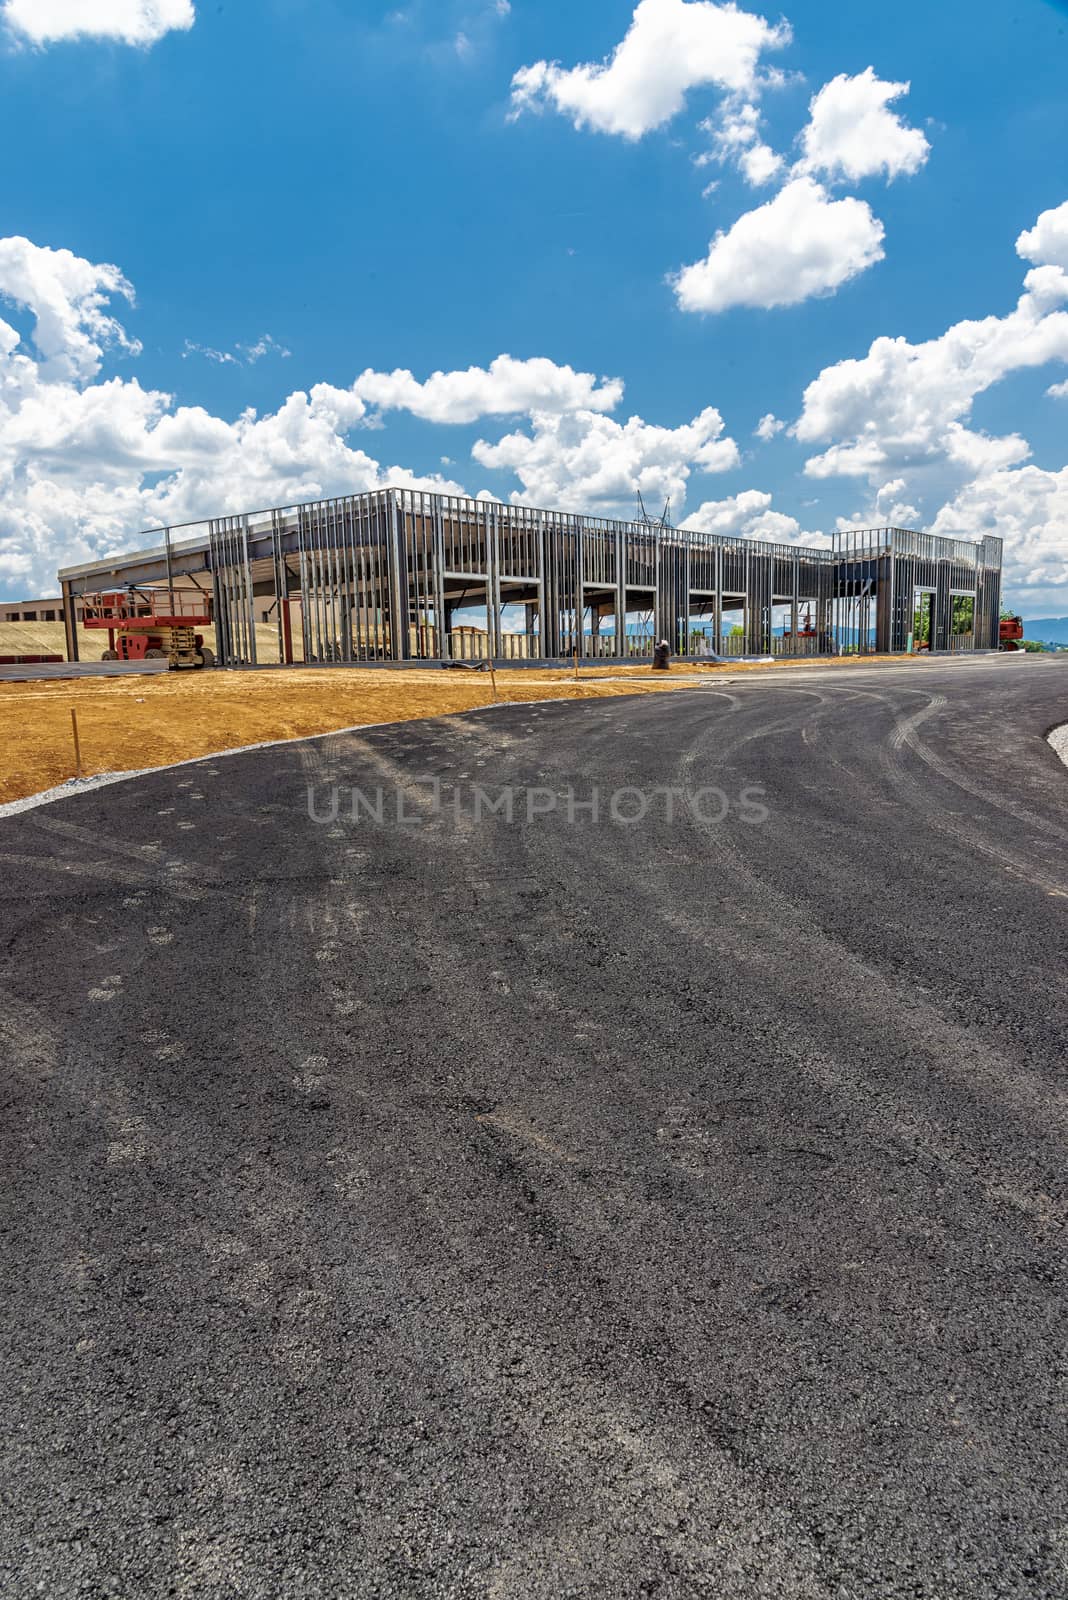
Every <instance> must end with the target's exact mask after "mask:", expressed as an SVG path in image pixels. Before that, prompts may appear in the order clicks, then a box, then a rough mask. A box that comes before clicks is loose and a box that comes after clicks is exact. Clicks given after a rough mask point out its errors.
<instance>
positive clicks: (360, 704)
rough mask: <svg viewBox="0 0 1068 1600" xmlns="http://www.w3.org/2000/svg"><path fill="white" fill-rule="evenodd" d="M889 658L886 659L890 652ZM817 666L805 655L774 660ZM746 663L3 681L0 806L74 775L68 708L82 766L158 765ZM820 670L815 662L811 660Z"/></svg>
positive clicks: (688, 681) (656, 689)
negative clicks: (663, 669) (662, 669)
mask: <svg viewBox="0 0 1068 1600" xmlns="http://www.w3.org/2000/svg"><path fill="white" fill-rule="evenodd" d="M888 659H889V658H888ZM782 666H789V667H790V668H791V669H792V670H797V671H799V672H804V671H806V670H810V669H809V668H808V666H807V664H806V663H803V662H800V663H782V662H779V663H776V667H782ZM766 670H768V669H767V668H766V667H764V666H761V665H758V664H755V663H750V664H742V663H736V664H733V665H729V666H728V665H724V666H701V667H694V668H692V669H691V668H688V667H684V666H683V665H682V664H681V663H676V664H675V665H674V667H673V669H672V671H671V672H670V673H669V674H668V675H666V676H665V675H664V674H662V673H654V672H652V671H651V670H650V668H649V667H648V666H647V665H642V666H636V667H608V668H605V667H588V668H581V669H580V671H579V674H578V676H577V678H576V676H575V674H574V673H573V672H571V671H570V670H560V669H555V670H546V671H538V670H535V669H533V668H521V669H515V670H512V671H501V672H498V673H497V674H496V687H494V682H493V679H492V678H491V676H490V674H489V673H488V672H471V671H443V670H442V669H441V668H440V667H427V668H426V669H425V670H423V669H420V668H412V669H404V670H403V671H393V670H388V669H386V670H383V669H381V668H361V667H353V668H339V667H331V668H330V669H329V670H326V669H322V668H293V667H287V668H285V669H279V670H277V671H264V670H262V669H261V670H259V671H255V672H222V671H215V672H164V673H152V674H145V675H144V676H140V675H136V676H130V677H123V678H83V679H61V680H56V681H41V682H28V683H2V682H0V748H2V749H3V751H4V752H5V755H4V758H3V759H2V760H0V804H2V803H3V802H5V801H8V800H21V799H23V798H24V797H25V796H27V795H31V794H38V793H40V791H41V790H42V789H48V788H51V787H53V786H54V785H56V784H59V783H64V782H65V781H66V780H67V779H68V778H71V777H73V776H74V771H75V766H74V742H73V738H72V734H71V716H70V714H71V710H72V709H73V710H75V711H76V712H77V718H78V732H79V738H80V741H81V755H82V772H83V774H84V775H87V776H89V775H92V774H94V773H99V772H131V771H137V770H138V769H140V768H144V767H162V766H167V765H168V764H169V763H171V762H175V761H185V760H191V759H194V758H195V757H197V756H203V755H209V754H212V753H214V752H216V751H220V750H232V749H236V748H238V747H239V746H241V745H249V744H259V743H262V742H264V741H267V740H272V739H299V738H305V737H307V736H308V735H310V734H317V733H330V732H332V731H333V730H334V729H337V728H348V727H357V726H362V725H364V724H367V723H375V722H406V721H409V720H411V719H412V718H416V717H437V716H444V715H447V714H449V713H451V712H457V711H471V710H474V709H475V708H476V707H478V706H485V705H489V704H491V703H492V702H493V700H494V698H496V699H498V700H501V701H517V702H518V701H533V700H572V699H592V698H597V697H600V696H603V695H620V694H637V693H646V692H653V693H663V692H665V691H670V690H672V689H676V688H683V687H686V686H688V685H689V686H692V685H693V683H694V682H695V681H703V680H705V679H706V678H707V677H710V676H713V675H725V676H729V677H734V676H737V675H738V674H741V673H752V672H755V673H761V672H764V671H766ZM816 670H818V669H816Z"/></svg>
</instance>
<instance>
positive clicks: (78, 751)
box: [70, 706, 82, 778]
mask: <svg viewBox="0 0 1068 1600" xmlns="http://www.w3.org/2000/svg"><path fill="white" fill-rule="evenodd" d="M70 726H71V732H72V733H73V735H74V776H75V777H76V778H80V777H81V775H82V747H81V744H80V743H79V741H78V713H77V712H76V711H75V709H74V707H73V706H71V708H70Z"/></svg>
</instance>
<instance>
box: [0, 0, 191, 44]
mask: <svg viewBox="0 0 1068 1600" xmlns="http://www.w3.org/2000/svg"><path fill="white" fill-rule="evenodd" d="M0 17H2V18H3V20H4V21H5V22H6V23H7V24H8V26H9V27H10V28H11V29H13V31H14V32H15V33H17V34H20V35H21V36H22V37H23V38H26V39H29V40H30V41H31V42H32V43H34V44H39V45H44V44H52V43H54V42H55V41H56V40H59V39H116V40H118V41H119V42H120V43H122V44H132V45H142V46H144V45H150V44H155V43H156V41H157V39H162V38H163V36H164V34H166V33H171V32H173V31H175V30H178V31H181V30H184V29H186V28H191V27H192V26H193V23H194V21H195V20H196V12H195V11H194V9H193V4H192V0H4V5H3V8H2V9H0Z"/></svg>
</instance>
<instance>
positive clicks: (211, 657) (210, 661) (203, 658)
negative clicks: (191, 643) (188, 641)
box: [200, 644, 215, 667]
mask: <svg viewBox="0 0 1068 1600" xmlns="http://www.w3.org/2000/svg"><path fill="white" fill-rule="evenodd" d="M200 665H201V666H202V667H213V666H214V665H215V651H214V650H212V649H211V648H210V647H209V646H208V645H206V644H205V645H202V646H201V648H200Z"/></svg>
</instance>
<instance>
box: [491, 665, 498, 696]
mask: <svg viewBox="0 0 1068 1600" xmlns="http://www.w3.org/2000/svg"><path fill="white" fill-rule="evenodd" d="M489 669H490V682H491V683H492V685H493V698H494V700H496V698H497V673H496V671H495V670H494V666H493V662H492V661H491V662H490V664H489Z"/></svg>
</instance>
